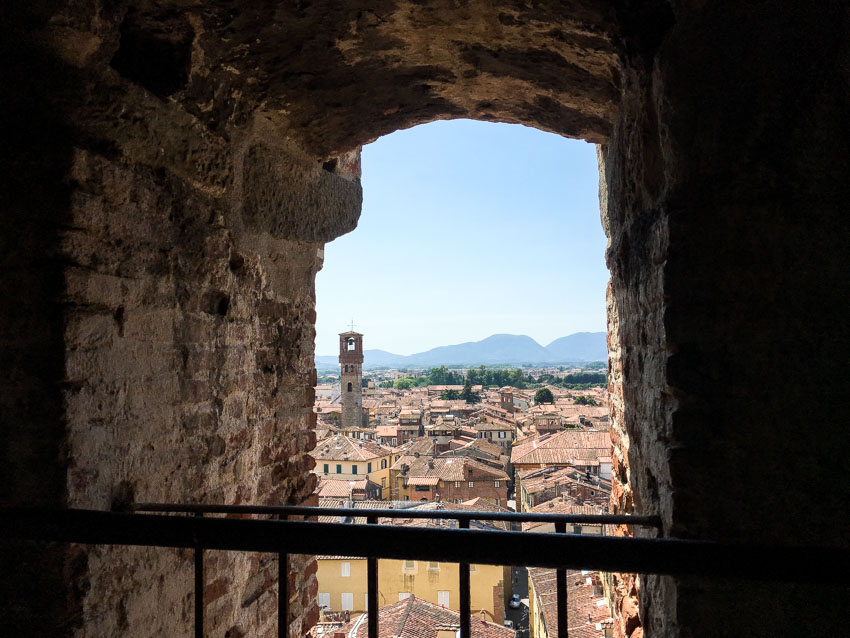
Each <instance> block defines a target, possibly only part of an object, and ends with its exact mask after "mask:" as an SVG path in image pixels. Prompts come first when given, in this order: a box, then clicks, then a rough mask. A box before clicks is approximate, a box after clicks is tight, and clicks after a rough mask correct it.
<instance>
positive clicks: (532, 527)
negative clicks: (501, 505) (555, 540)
mask: <svg viewBox="0 0 850 638" xmlns="http://www.w3.org/2000/svg"><path fill="white" fill-rule="evenodd" d="M531 511H532V512H534V513H535V514H604V513H605V508H603V507H601V506H599V505H576V503H575V502H573V501H571V500H569V499H566V498H562V497H560V496H559V497H557V498H553V499H552V500H551V501H544V502H543V503H540V504H539V505H535V506H534V507H533V508H532V510H531ZM586 527H597V528H598V526H595V525H592V524H589V525H586ZM522 529H523V531H524V532H550V531H551V532H554V531H555V526H554V524H553V523H546V522H542V521H533V522H529V523H523V524H522Z"/></svg>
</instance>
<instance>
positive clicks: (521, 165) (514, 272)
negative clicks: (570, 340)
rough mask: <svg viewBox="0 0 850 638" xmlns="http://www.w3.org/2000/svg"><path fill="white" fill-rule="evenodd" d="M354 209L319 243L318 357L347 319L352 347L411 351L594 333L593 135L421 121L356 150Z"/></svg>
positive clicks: (600, 314)
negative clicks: (358, 188)
mask: <svg viewBox="0 0 850 638" xmlns="http://www.w3.org/2000/svg"><path fill="white" fill-rule="evenodd" d="M362 183H363V213H362V215H361V217H360V223H359V225H358V227H357V229H356V230H354V231H353V232H351V233H349V234H348V235H344V236H343V237H340V238H339V239H336V240H334V241H333V242H331V243H329V244H328V245H327V246H326V247H325V265H324V268H323V269H322V270H321V271H320V272H319V274H318V277H317V280H316V298H317V300H316V311H317V314H318V318H317V323H316V332H317V334H316V353H317V354H320V355H335V354H337V352H338V348H339V346H338V343H339V342H338V337H337V334H338V333H340V332H342V331H343V330H346V329H347V326H348V324H349V323H350V322H351V319H352V318H353V319H354V323H355V330H357V331H358V332H362V333H364V335H365V336H364V342H363V347H364V348H365V349H372V348H378V349H381V350H388V351H390V352H393V353H395V354H412V353H414V352H421V351H423V350H428V349H429V348H433V347H436V346H441V345H450V344H455V343H462V342H464V341H478V340H480V339H484V338H485V337H488V336H490V335H491V334H496V333H510V334H526V335H528V336H530V337H532V338H533V339H536V340H537V341H538V342H539V343H541V344H542V345H544V346H545V345H547V344H548V343H550V342H551V341H553V340H554V339H557V338H558V337H562V336H564V335H568V334H571V333H573V332H580V331H589V332H597V331H603V330H605V285H606V283H607V281H608V271H607V269H606V267H605V258H604V255H605V245H606V239H605V235H604V233H603V232H602V225H601V223H600V220H599V200H598V194H597V192H598V191H597V189H598V171H597V165H596V149H595V147H594V146H593V145H591V144H587V143H586V142H581V141H577V140H569V139H565V138H562V137H559V136H557V135H553V134H551V133H543V132H541V131H538V130H535V129H532V128H528V127H524V126H519V125H511V124H491V123H485V122H473V121H470V120H453V121H440V122H432V123H430V124H424V125H421V126H417V127H414V128H412V129H408V130H405V131H398V132H396V133H393V134H392V135H388V136H386V137H382V138H380V139H379V140H377V141H376V142H374V143H372V144H369V145H368V146H366V147H364V148H363V177H362Z"/></svg>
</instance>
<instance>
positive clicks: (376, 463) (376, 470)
mask: <svg viewBox="0 0 850 638" xmlns="http://www.w3.org/2000/svg"><path fill="white" fill-rule="evenodd" d="M384 458H385V459H387V469H385V470H381V459H380V458H375V459H371V460H369V461H326V460H323V459H318V460H317V461H316V467H315V469H313V472H315V473H316V474H317V475H319V476H320V477H324V478H331V479H340V480H345V481H362V480H363V479H364V478H367V477H368V478H369V479H371V480H372V481H375V483H377V484H378V485H380V484H381V477H386V478H387V485H389V472H390V470H389V465H390V463H389V457H384ZM369 463H371V464H372V471H371V472H367V469H368V467H369ZM325 465H327V466H328V473H327V474H325ZM337 465H341V466H342V472H341V473H340V474H337V471H336V466H337ZM355 465H356V466H357V474H354V473H353V472H352V470H353V469H354V466H355ZM375 476H377V477H378V478H377V480H375V478H374V477H375Z"/></svg>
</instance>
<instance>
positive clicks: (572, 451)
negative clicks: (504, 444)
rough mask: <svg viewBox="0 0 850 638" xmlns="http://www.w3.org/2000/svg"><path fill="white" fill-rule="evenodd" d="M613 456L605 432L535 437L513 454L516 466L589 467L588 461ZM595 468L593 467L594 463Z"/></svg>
mask: <svg viewBox="0 0 850 638" xmlns="http://www.w3.org/2000/svg"><path fill="white" fill-rule="evenodd" d="M610 456H611V435H610V434H609V433H608V432H605V431H602V430H564V431H563V432H558V433H556V434H549V435H544V436H539V437H535V438H534V439H531V440H529V441H527V442H524V443H522V444H520V445H517V446H515V447H514V448H513V450H512V452H511V462H512V463H514V464H535V465H538V464H539V465H550V464H551V465H556V464H571V460H570V459H573V460H581V461H582V462H581V463H577V465H588V461H597V462H598V458H599V457H610ZM591 464H592V463H591Z"/></svg>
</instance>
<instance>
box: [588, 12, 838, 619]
mask: <svg viewBox="0 0 850 638" xmlns="http://www.w3.org/2000/svg"><path fill="white" fill-rule="evenodd" d="M847 17H848V16H847V14H846V8H844V9H841V8H839V6H838V4H837V3H823V4H820V5H818V7H817V8H815V7H813V6H811V5H806V6H803V5H799V4H797V3H770V4H768V3H744V4H742V5H738V6H736V7H735V8H734V9H733V8H731V7H730V6H728V5H724V6H722V7H721V6H719V5H718V4H717V3H714V4H712V3H708V4H699V3H673V7H672V10H671V12H670V13H669V15H668V19H667V20H666V21H664V20H660V21H659V22H658V23H657V24H658V25H660V26H662V27H663V28H664V32H663V33H661V34H659V37H657V38H656V39H655V40H654V41H649V42H644V43H643V45H642V46H634V47H633V48H632V49H630V50H629V51H627V53H626V61H627V65H626V66H627V71H626V72H625V73H624V78H625V88H626V92H625V94H624V98H623V101H622V102H621V104H620V120H619V122H618V124H617V126H616V127H615V130H614V133H613V134H612V138H611V141H610V143H609V144H608V146H607V148H606V150H605V152H604V156H605V161H604V171H605V175H606V178H607V182H608V198H607V221H606V226H607V227H608V230H609V237H610V244H609V251H608V264H609V267H610V268H611V274H612V281H611V286H610V288H609V295H608V304H609V330H610V335H609V339H610V341H611V343H612V346H613V347H612V357H611V361H610V364H609V366H610V371H611V383H612V386H613V387H612V390H613V392H612V395H613V399H612V404H613V405H612V413H613V422H614V429H615V433H616V439H615V441H619V442H620V443H621V446H620V451H619V452H618V453H617V455H616V457H617V466H616V474H617V476H618V478H619V481H620V483H621V488H620V489H619V490H618V491H617V494H616V498H615V505H616V509H617V510H618V511H625V512H629V511H636V512H642V513H653V512H654V513H658V514H660V515H661V516H662V519H663V521H664V534H665V535H667V536H677V537H685V538H701V539H721V540H732V541H746V542H764V543H779V544H791V545H793V544H800V543H809V544H814V545H835V546H842V545H844V546H846V544H847V542H848V537H847V533H846V530H847V529H848V525H847V523H848V520H847V516H848V510H847V508H846V507H844V506H842V505H841V504H840V501H841V499H842V498H846V494H847V492H846V489H843V488H839V489H837V490H833V488H832V487H831V486H832V485H834V483H833V482H832V481H831V479H830V478H829V477H831V476H843V475H845V474H846V471H847V469H848V462H847V459H846V455H845V454H844V452H843V450H845V449H847V444H848V435H847V432H846V429H844V428H840V427H839V428H836V427H832V425H831V424H832V423H839V422H845V421H846V416H847V407H846V405H845V402H844V401H843V400H842V399H841V398H840V397H841V396H842V394H844V393H845V392H844V390H842V387H841V386H842V382H841V381H839V379H841V378H842V376H844V377H846V360H847V359H846V352H847V345H848V340H847V330H846V319H845V318H844V312H845V311H846V303H842V302H839V301H838V300H839V298H840V297H841V296H842V295H843V294H844V293H841V294H839V295H838V296H836V285H837V286H838V288H841V289H843V290H845V291H846V290H847V285H846V284H847V273H848V272H850V268H848V263H847V254H848V253H847V250H846V247H845V246H846V240H847V223H846V219H845V218H844V213H843V212H842V211H844V210H846V201H847V197H848V194H850V192H848V181H847V179H846V176H847V175H848V174H850V164H848V158H850V155H848V153H847V150H848V148H850V146H848V144H850V135H848V133H849V132H850V130H848V124H847V120H846V116H842V115H841V112H842V109H844V107H842V106H840V105H842V104H843V105H845V106H846V104H847V103H848V102H847V98H848V95H850V93H848V79H850V77H848V75H847V68H848V67H847V60H848V53H850V49H848V38H847V35H848V22H847ZM636 44H637V43H636ZM845 112H846V111H845ZM839 175H843V176H844V177H839ZM838 282H841V283H840V284H839V283H838ZM842 306H844V308H843V310H842V309H841V307H842ZM840 353H845V354H840ZM815 370H817V372H815ZM842 371H843V373H842ZM815 397H817V398H816V399H815ZM813 412H817V413H818V414H820V415H822V416H823V419H824V420H823V421H821V423H822V426H823V427H816V426H814V420H817V419H814V420H813ZM834 472H835V474H834ZM823 481H827V484H829V485H830V487H826V486H824V484H823ZM843 483H844V484H845V485H846V482H843ZM815 495H816V496H815ZM777 559H778V560H781V556H778V557H777ZM824 567H825V566H820V568H824ZM636 588H637V582H636V581H635V580H633V579H629V578H628V577H627V578H626V579H625V581H624V582H623V583H622V590H621V592H620V593H621V595H622V596H623V597H624V598H623V604H624V607H623V609H622V616H621V620H622V621H623V623H622V625H621V629H622V630H623V632H624V634H628V633H629V631H628V630H631V629H633V628H635V627H636V624H635V623H634V621H632V623H631V625H630V626H629V627H626V617H627V615H628V614H629V613H630V612H632V611H633V610H634V602H635V601H634V599H633V598H631V597H630V596H629V594H633V593H634V592H635V591H636ZM846 596H847V592H846V590H842V589H840V588H818V587H802V586H799V587H794V586H790V585H761V584H753V583H724V582H705V581H698V580H695V579H672V578H666V577H665V578H659V577H643V578H641V583H640V608H641V614H640V615H641V621H642V623H643V628H642V630H644V631H645V632H646V634H647V635H653V636H655V635H680V636H699V635H706V634H709V635H724V636H727V635H728V636H741V635H758V636H766V635H771V636H773V635H827V634H828V633H830V631H831V630H830V628H829V626H830V624H832V623H834V622H835V621H836V619H835V615H834V610H835V609H836V608H837V607H840V606H841V603H840V602H839V601H840V600H841V599H842V598H845V599H846ZM733 609H738V610H739V611H740V613H731V612H727V611H720V610H733ZM632 635H635V634H632Z"/></svg>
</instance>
